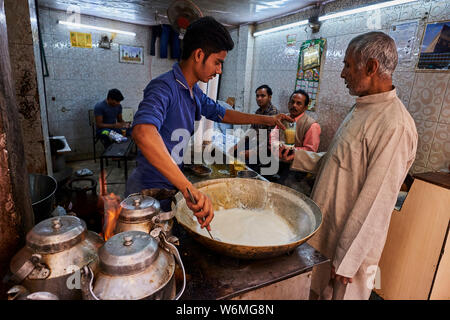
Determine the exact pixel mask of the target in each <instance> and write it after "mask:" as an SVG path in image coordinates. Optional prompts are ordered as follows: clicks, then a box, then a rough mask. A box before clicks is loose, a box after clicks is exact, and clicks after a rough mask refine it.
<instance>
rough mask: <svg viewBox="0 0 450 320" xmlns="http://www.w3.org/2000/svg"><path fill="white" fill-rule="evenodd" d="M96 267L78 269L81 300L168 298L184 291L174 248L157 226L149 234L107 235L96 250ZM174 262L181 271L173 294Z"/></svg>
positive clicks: (140, 232) (179, 294) (136, 232)
mask: <svg viewBox="0 0 450 320" xmlns="http://www.w3.org/2000/svg"><path fill="white" fill-rule="evenodd" d="M99 259H100V264H99V269H98V271H97V272H96V274H95V276H94V273H93V272H92V270H91V269H90V268H89V267H85V268H84V269H83V272H82V290H83V299H87V300H169V299H178V298H179V297H180V296H181V295H182V294H183V291H184V288H185V285H186V276H185V272H184V266H183V263H182V261H181V257H180V255H179V253H178V250H177V249H176V247H175V246H174V245H173V244H171V243H169V242H168V241H167V240H166V238H165V235H164V233H163V232H160V229H156V230H155V232H154V231H152V233H151V234H148V233H146V232H142V231H126V232H122V233H119V234H116V235H115V236H113V237H111V238H110V239H109V240H108V241H106V243H105V244H104V245H103V246H102V247H101V248H100V249H99ZM175 262H177V263H178V264H179V267H180V268H181V270H182V271H183V285H182V286H181V290H180V291H179V293H178V294H177V293H176V283H175V267H176V265H175Z"/></svg>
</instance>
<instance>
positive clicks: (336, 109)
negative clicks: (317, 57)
mask: <svg viewBox="0 0 450 320" xmlns="http://www.w3.org/2000/svg"><path fill="white" fill-rule="evenodd" d="M357 2H358V1H351V0H349V1H335V2H331V3H330V4H328V5H327V6H326V7H325V12H336V11H341V10H343V9H344V8H345V7H346V6H347V7H349V6H350V7H355V6H357V4H355V3H357ZM378 13H379V16H377V14H378ZM309 14H310V11H308V10H306V11H304V12H299V13H298V14H296V15H293V16H290V17H285V18H282V19H278V20H274V21H271V22H266V23H264V24H262V25H259V26H257V30H263V29H267V28H269V27H271V26H278V25H282V24H286V23H290V22H293V21H299V20H303V19H305V18H307V17H308V15H309ZM378 17H379V18H380V19H379V20H377V18H378ZM448 17H450V2H448V1H446V0H433V1H431V0H422V1H417V2H414V3H410V4H405V5H400V6H395V7H390V8H385V9H381V10H380V11H378V12H369V13H362V14H358V15H352V16H347V17H342V18H338V19H331V20H327V21H324V22H323V24H322V26H321V28H320V31H319V32H318V33H316V34H312V33H311V29H310V28H308V27H306V26H301V27H297V28H293V29H289V30H285V31H280V32H274V33H269V34H266V35H261V36H258V37H256V38H255V40H254V46H253V56H252V57H249V58H248V59H247V60H246V61H245V65H246V66H252V82H251V87H250V90H249V92H250V93H251V94H252V99H250V100H249V102H250V103H249V104H248V105H244V108H243V109H244V110H245V111H247V110H250V112H254V111H255V110H256V109H257V105H256V102H255V99H254V94H253V93H254V90H255V89H256V88H257V87H258V86H260V85H261V84H268V85H269V86H270V87H272V89H273V92H274V93H273V97H272V102H273V104H274V105H275V106H277V107H278V108H279V109H280V110H281V111H283V112H287V100H288V97H289V95H290V94H291V93H292V91H293V90H294V86H295V76H296V71H297V63H298V48H299V46H300V44H301V43H302V41H304V40H308V39H314V38H319V37H323V38H326V40H327V45H326V46H327V49H326V52H325V57H324V61H323V65H322V72H321V80H320V93H319V98H318V105H317V107H316V111H315V112H309V114H310V115H311V116H312V117H314V118H315V119H317V120H318V122H319V123H320V125H321V126H322V136H321V145H320V151H326V150H327V148H328V146H329V144H330V142H331V139H332V137H333V135H334V133H335V132H336V130H337V128H338V126H339V124H340V123H341V122H342V120H343V119H344V117H345V115H346V113H347V112H348V111H349V109H350V108H351V106H352V105H353V103H354V100H355V98H354V97H352V96H350V95H349V94H348V91H347V89H346V88H345V85H344V81H343V79H341V78H340V72H341V70H342V60H343V57H344V54H345V50H346V48H347V45H348V43H349V42H350V40H351V39H352V38H353V37H355V36H357V35H358V34H362V33H365V32H369V31H372V29H370V28H369V26H370V25H372V26H373V25H376V23H371V22H373V21H374V22H376V21H379V22H380V27H381V29H380V30H381V31H383V32H385V33H388V32H389V28H390V27H391V26H392V25H393V24H396V23H399V22H407V21H414V20H416V21H419V27H418V30H417V32H416V40H415V43H414V51H413V59H412V60H411V61H409V62H404V61H400V63H399V65H398V66H397V69H396V71H395V73H394V76H393V82H394V85H395V86H396V87H397V92H398V95H399V97H400V99H401V100H402V101H403V103H404V104H405V106H406V108H407V109H408V110H409V111H410V113H411V115H412V116H413V118H414V120H415V122H416V126H417V131H418V133H419V145H418V150H417V156H416V161H415V163H414V165H413V168H412V172H413V173H417V172H423V171H432V170H439V169H443V168H448V166H449V164H450V90H449V89H448V87H449V79H450V73H448V72H431V73H430V72H423V71H422V72H416V71H415V65H416V63H417V60H418V53H419V46H420V43H421V38H422V34H423V31H424V28H425V25H426V23H428V22H437V21H442V20H445V19H448ZM368 21H370V22H369V23H368ZM232 34H233V35H234V37H233V39H234V40H236V41H238V42H239V41H241V36H244V37H245V35H242V33H241V32H239V33H237V32H236V31H234V33H232ZM288 34H296V36H297V38H296V40H297V44H296V48H295V49H296V50H292V49H290V48H288V47H287V46H286V36H287V35H288ZM236 36H238V39H235V37H236ZM244 41H247V40H246V39H245V40H244ZM236 48H238V50H241V51H238V52H237V53H235V52H233V51H234V50H233V51H232V52H230V53H229V57H227V60H226V61H225V65H224V74H223V78H224V79H226V81H223V80H224V79H222V83H221V88H220V94H219V99H226V98H227V97H228V96H235V97H240V95H241V92H242V91H245V90H247V87H245V88H242V87H239V86H238V87H236V83H238V82H239V81H240V79H242V78H244V77H245V71H242V70H239V69H235V65H236V61H235V60H233V57H234V56H236V55H237V56H242V54H243V52H244V49H241V47H239V46H236ZM233 55H234V56H233ZM229 58H231V59H229ZM233 93H234V94H233Z"/></svg>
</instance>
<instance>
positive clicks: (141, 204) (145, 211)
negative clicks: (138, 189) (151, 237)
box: [114, 193, 174, 236]
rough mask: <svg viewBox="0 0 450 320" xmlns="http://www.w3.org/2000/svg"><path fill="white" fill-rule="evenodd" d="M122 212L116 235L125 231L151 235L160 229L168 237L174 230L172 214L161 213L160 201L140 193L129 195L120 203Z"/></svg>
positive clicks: (115, 231) (118, 220)
mask: <svg viewBox="0 0 450 320" xmlns="http://www.w3.org/2000/svg"><path fill="white" fill-rule="evenodd" d="M120 206H121V207H122V208H121V211H120V215H119V218H118V219H117V223H116V227H115V229H114V234H118V233H121V232H125V231H132V230H133V231H142V232H146V233H150V231H151V230H152V229H154V228H155V227H160V228H161V229H162V230H163V231H164V232H165V233H166V235H167V236H168V235H169V234H170V232H171V230H172V225H173V220H172V218H173V217H174V215H173V213H172V212H161V213H160V210H161V209H160V208H161V207H160V204H159V201H158V200H156V199H155V198H152V197H150V196H145V195H142V194H140V193H134V194H131V195H129V196H128V197H127V198H126V199H125V200H123V201H122V202H121V203H120Z"/></svg>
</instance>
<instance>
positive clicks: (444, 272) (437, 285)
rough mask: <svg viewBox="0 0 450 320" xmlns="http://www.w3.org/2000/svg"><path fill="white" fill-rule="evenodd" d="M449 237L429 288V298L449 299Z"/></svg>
mask: <svg viewBox="0 0 450 320" xmlns="http://www.w3.org/2000/svg"><path fill="white" fill-rule="evenodd" d="M449 240H450V239H449V238H448V230H447V239H446V244H445V247H444V252H443V253H442V257H441V261H440V262H439V266H438V271H437V273H436V279H435V280H434V284H433V289H432V290H431V296H430V300H450V241H449Z"/></svg>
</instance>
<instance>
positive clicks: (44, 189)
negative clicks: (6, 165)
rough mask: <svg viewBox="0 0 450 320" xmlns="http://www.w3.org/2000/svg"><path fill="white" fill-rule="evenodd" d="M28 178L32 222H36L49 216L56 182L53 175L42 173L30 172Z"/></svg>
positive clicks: (53, 200)
mask: <svg viewBox="0 0 450 320" xmlns="http://www.w3.org/2000/svg"><path fill="white" fill-rule="evenodd" d="M28 178H29V187H30V195H31V205H32V207H33V213H34V223H35V224H37V223H39V222H41V221H42V220H45V219H47V218H49V217H50V213H51V212H52V210H53V206H54V204H55V192H56V189H57V186H58V183H57V182H56V180H55V179H54V178H53V177H51V176H46V175H43V174H34V173H30V174H29V175H28Z"/></svg>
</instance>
